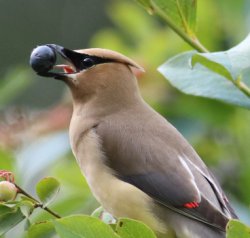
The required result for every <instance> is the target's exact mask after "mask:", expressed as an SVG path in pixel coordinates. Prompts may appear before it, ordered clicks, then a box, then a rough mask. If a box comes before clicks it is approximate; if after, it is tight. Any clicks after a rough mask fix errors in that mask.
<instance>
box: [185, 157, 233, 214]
mask: <svg viewBox="0 0 250 238" xmlns="http://www.w3.org/2000/svg"><path fill="white" fill-rule="evenodd" d="M186 160H187V161H188V163H189V164H191V165H192V166H193V167H194V168H195V169H197V170H198V171H199V173H200V174H201V175H202V176H203V177H204V178H205V179H207V180H208V181H209V183H210V184H212V185H213V188H214V189H215V190H216V193H217V196H219V197H220V201H221V202H223V201H224V199H223V196H222V194H221V192H220V189H219V188H218V186H217V185H216V183H214V181H213V179H212V178H211V177H210V176H208V175H206V174H205V173H204V172H203V171H202V170H201V169H200V168H199V167H198V166H197V165H196V164H194V163H193V162H192V161H191V160H190V159H189V158H188V157H187V156H186ZM223 204H224V203H223ZM224 207H225V209H224V212H225V213H226V215H227V216H228V217H230V218H232V216H231V214H230V212H228V211H227V210H226V208H227V206H226V205H225V204H224Z"/></svg>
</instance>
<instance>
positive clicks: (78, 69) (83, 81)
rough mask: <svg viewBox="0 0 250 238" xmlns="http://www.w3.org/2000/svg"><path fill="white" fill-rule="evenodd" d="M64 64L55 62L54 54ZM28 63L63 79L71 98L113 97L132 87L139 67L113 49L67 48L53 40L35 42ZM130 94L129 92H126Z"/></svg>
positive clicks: (41, 71) (83, 99)
mask: <svg viewBox="0 0 250 238" xmlns="http://www.w3.org/2000/svg"><path fill="white" fill-rule="evenodd" d="M58 55H59V56H61V57H62V58H63V59H64V60H65V61H66V64H64V63H63V64H58V63H57V58H58V57H57V56H58ZM30 64H31V66H32V68H33V69H34V70H35V71H36V72H37V74H38V75H41V76H45V77H53V78H55V79H59V80H62V81H64V82H65V83H66V84H67V85H68V86H69V87H70V89H71V91H72V94H73V98H74V100H75V101H79V100H80V101H81V102H83V101H87V100H89V99H90V98H93V97H96V96H97V95H98V96H99V97H106V98H113V100H115V95H116V97H117V96H119V95H121V96H122V95H123V93H126V92H127V93H129V94H131V92H130V90H135V89H133V88H134V87H135V88H136V82H135V81H136V80H135V77H134V74H135V72H136V71H143V68H142V67H140V66H139V65H138V64H136V63H135V62H134V61H132V60H131V59H129V58H128V57H126V56H124V55H122V54H120V53H117V52H115V51H111V50H106V49H99V48H92V49H84V50H74V51H73V50H69V49H66V48H64V47H62V46H59V45H55V44H47V45H43V46H38V47H37V48H35V49H34V50H33V52H32V54H31V58H30ZM130 96H132V95H130Z"/></svg>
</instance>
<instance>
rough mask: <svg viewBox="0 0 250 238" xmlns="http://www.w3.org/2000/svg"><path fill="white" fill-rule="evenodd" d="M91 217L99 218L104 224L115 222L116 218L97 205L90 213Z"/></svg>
mask: <svg viewBox="0 0 250 238" xmlns="http://www.w3.org/2000/svg"><path fill="white" fill-rule="evenodd" d="M91 216H92V217H96V218H99V219H100V220H102V221H103V222H104V223H106V224H114V223H116V219H115V218H114V217H113V216H112V215H111V214H110V213H108V212H106V211H105V210H104V209H103V207H98V208H97V209H95V210H94V211H93V212H92V214H91Z"/></svg>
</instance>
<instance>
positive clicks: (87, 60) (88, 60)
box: [83, 58, 95, 68]
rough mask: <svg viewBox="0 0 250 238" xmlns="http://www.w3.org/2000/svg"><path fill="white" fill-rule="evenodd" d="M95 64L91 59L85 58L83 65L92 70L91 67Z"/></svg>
mask: <svg viewBox="0 0 250 238" xmlns="http://www.w3.org/2000/svg"><path fill="white" fill-rule="evenodd" d="M94 64H95V61H94V60H93V59H91V58H85V59H84V60H83V65H84V67H85V68H90V67H91V66H93V65H94Z"/></svg>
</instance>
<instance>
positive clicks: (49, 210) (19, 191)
mask: <svg viewBox="0 0 250 238" xmlns="http://www.w3.org/2000/svg"><path fill="white" fill-rule="evenodd" d="M15 186H16V188H17V189H18V193H21V194H23V195H24V196H26V197H28V198H30V199H31V200H33V201H34V203H35V208H36V207H40V208H42V209H43V210H45V211H46V212H48V213H50V214H51V215H52V216H54V217H56V218H61V216H59V215H58V214H57V213H55V212H54V211H52V210H51V209H49V208H48V207H46V206H44V205H43V204H42V203H40V202H39V201H38V200H37V199H35V198H34V197H33V196H31V195H30V194H28V193H27V192H25V191H24V190H23V189H22V188H20V187H19V186H18V185H17V184H15Z"/></svg>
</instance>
